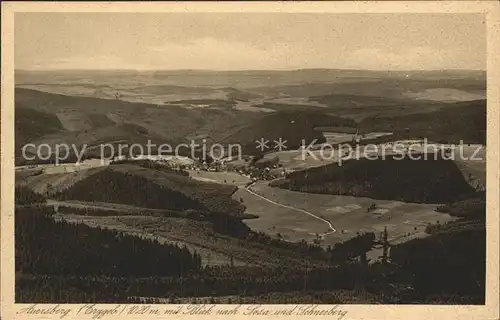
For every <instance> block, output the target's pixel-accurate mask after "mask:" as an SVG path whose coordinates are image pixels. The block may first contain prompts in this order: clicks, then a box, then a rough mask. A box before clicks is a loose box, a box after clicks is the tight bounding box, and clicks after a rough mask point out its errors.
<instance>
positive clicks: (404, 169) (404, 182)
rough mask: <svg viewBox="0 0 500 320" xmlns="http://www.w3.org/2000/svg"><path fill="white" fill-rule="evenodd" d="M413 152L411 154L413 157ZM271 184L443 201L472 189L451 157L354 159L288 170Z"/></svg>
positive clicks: (388, 197) (287, 187)
mask: <svg viewBox="0 0 500 320" xmlns="http://www.w3.org/2000/svg"><path fill="white" fill-rule="evenodd" d="M416 156H417V155H413V157H416ZM271 185H272V186H275V187H280V188H285V189H290V190H295V191H302V192H310V193H325V194H339V195H350V196H357V197H369V198H374V199H384V200H396V201H407V202H419V203H446V202H451V201H454V200H457V199H460V198H463V197H467V196H470V195H472V194H474V193H475V190H474V189H472V188H471V187H470V186H469V185H468V184H467V183H466V181H465V180H464V178H463V176H462V174H461V172H460V170H459V169H458V168H457V166H456V165H455V163H454V162H453V161H451V160H445V159H442V158H441V157H439V158H438V159H434V156H433V155H432V154H431V155H428V157H427V159H425V158H424V157H423V156H422V157H421V159H420V160H412V159H410V158H409V157H408V156H407V157H405V158H404V159H401V160H398V159H397V158H396V157H393V156H387V157H386V159H376V160H369V159H365V158H362V159H354V160H349V161H347V162H344V163H343V164H342V166H339V165H338V164H337V163H334V164H330V165H326V166H322V167H315V168H311V169H307V170H303V171H297V172H293V173H290V174H289V175H288V176H287V177H286V178H285V179H283V180H277V181H274V182H272V183H271Z"/></svg>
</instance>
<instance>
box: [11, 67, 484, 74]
mask: <svg viewBox="0 0 500 320" xmlns="http://www.w3.org/2000/svg"><path fill="white" fill-rule="evenodd" d="M14 71H22V72H69V71H85V72H92V71H94V72H96V71H97V72H106V71H122V72H228V73H229V72H297V71H365V72H449V71H469V72H471V71H472V72H486V69H354V68H298V69H127V68H123V69H15V68H14Z"/></svg>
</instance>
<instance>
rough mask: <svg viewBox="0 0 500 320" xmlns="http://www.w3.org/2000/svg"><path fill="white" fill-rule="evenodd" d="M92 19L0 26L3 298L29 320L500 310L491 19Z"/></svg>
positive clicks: (30, 15) (198, 14)
mask: <svg viewBox="0 0 500 320" xmlns="http://www.w3.org/2000/svg"><path fill="white" fill-rule="evenodd" d="M214 5H215V3H214ZM90 6H93V4H92V5H90ZM2 7H3V5H2ZM166 7H167V10H168V6H166ZM192 7H193V8H194V7H195V6H194V4H192ZM98 8H99V7H98V6H97V5H96V6H95V8H94V9H96V10H93V12H91V11H87V12H86V11H84V10H82V11H80V12H79V11H78V10H73V11H72V12H68V11H60V12H58V11H56V10H40V11H36V10H34V11H33V10H32V11H29V10H28V11H26V12H15V13H13V14H12V16H13V24H12V29H11V30H10V32H11V34H10V35H11V39H10V40H11V50H12V51H11V53H9V54H11V55H12V64H13V65H12V76H11V79H10V81H11V82H12V83H11V85H12V88H9V89H8V90H11V92H10V94H11V95H12V97H11V99H12V100H10V103H9V105H6V104H5V103H4V100H3V99H4V97H2V176H3V177H2V180H4V178H5V177H6V176H5V175H4V172H5V171H6V170H10V171H11V172H12V173H11V175H12V179H11V180H10V182H9V184H6V183H4V181H2V189H4V188H10V189H9V190H10V191H8V192H9V193H7V191H5V190H4V191H5V192H4V191H2V219H3V220H2V223H3V224H4V223H5V221H7V220H6V219H7V218H5V220H4V216H5V215H8V219H10V221H11V222H9V226H10V225H12V226H13V230H11V232H12V237H10V238H11V242H10V243H11V245H12V257H11V258H10V260H6V258H5V256H2V271H3V268H4V267H3V264H4V263H11V264H12V270H13V272H12V275H8V274H5V273H4V272H2V273H3V274H2V278H4V277H7V276H9V277H11V278H12V280H11V281H12V283H13V289H12V292H13V294H14V296H13V298H12V299H13V302H14V303H15V304H25V305H26V306H28V307H26V308H24V309H23V310H24V311H22V312H24V313H25V315H34V314H35V315H37V316H40V314H43V311H39V312H38V314H36V313H37V312H36V307H34V306H36V305H38V304H40V305H42V304H57V306H59V308H63V307H62V306H64V305H63V304H85V306H84V307H83V308H87V309H83V311H82V309H80V310H78V308H77V309H76V310H77V311H78V312H80V311H81V312H82V313H86V314H87V315H94V316H96V315H98V309H95V310H94V309H93V308H97V307H93V306H96V304H122V305H126V304H138V305H145V304H147V305H161V304H165V305H184V304H189V305H198V306H197V307H196V310H197V312H198V313H199V314H204V313H203V312H209V311H210V308H212V307H213V306H215V305H254V306H253V307H245V309H244V310H245V312H246V313H247V314H246V315H256V316H258V315H271V314H266V313H265V312H267V311H265V310H264V309H261V307H259V306H263V305H292V304H293V305H296V307H295V308H294V309H293V311H289V312H290V314H289V315H302V316H329V317H330V318H331V317H333V318H334V319H342V318H343V317H345V316H346V314H345V313H343V312H346V311H341V309H340V308H337V307H335V308H333V309H324V310H329V311H319V309H318V308H319V307H317V306H321V305H350V304H351V305H352V304H355V305H395V306H397V305H472V306H485V305H486V303H487V287H488V285H496V286H497V287H496V288H493V290H496V293H494V295H495V294H496V295H498V281H497V280H495V281H494V282H491V283H490V284H488V281H487V279H488V278H487V277H488V272H487V270H493V271H491V272H496V273H497V274H496V275H495V274H493V278H495V277H497V278H498V256H496V257H495V256H493V257H491V256H489V257H488V259H487V243H488V241H487V236H486V235H487V232H486V230H487V225H488V228H490V227H491V225H492V222H496V224H498V209H496V208H497V206H498V180H497V179H498V171H496V173H491V172H488V174H487V164H488V166H489V167H488V168H489V169H488V170H490V168H492V167H493V165H495V166H498V161H497V159H496V158H493V157H490V156H491V153H488V152H490V148H491V145H490V143H491V141H492V138H491V137H490V136H491V135H493V137H494V138H495V137H496V138H498V132H493V131H490V127H489V126H490V125H491V123H492V122H493V121H497V119H492V120H488V118H487V114H488V116H490V114H489V112H490V111H489V110H488V107H487V105H489V104H492V103H493V104H495V105H494V108H495V109H496V114H498V101H490V96H489V91H488V90H487V88H488V86H489V85H491V83H489V81H490V78H488V73H487V69H488V72H489V71H490V70H489V68H490V65H489V64H488V48H489V46H488V37H489V35H488V32H487V30H488V29H487V25H488V24H487V14H485V12H472V11H469V12H427V13H424V12H419V13H414V12H390V11H387V12H335V11H331V12H328V11H325V12H321V11H317V12H313V11H310V12H308V11H304V12H301V11H298V10H295V11H292V12H286V11H279V10H270V11H269V12H252V11H250V10H249V11H245V10H240V11H237V12H224V10H216V9H217V8H223V6H219V7H215V8H214V10H202V9H200V10H187V9H186V11H182V10H173V11H171V12H168V11H165V12H154V11H151V12H141V11H140V10H137V12H134V11H130V10H127V11H126V12H119V11H113V10H103V11H99V10H98ZM285 8H286V6H285ZM490 8H491V7H490ZM493 8H494V6H493ZM496 8H497V9H498V6H497V7H496ZM2 16H3V14H2ZM497 27H498V25H497ZM495 31H496V32H498V30H495ZM2 33H3V34H2V37H4V35H5V33H4V32H2ZM497 35H498V33H497ZM497 40H498V39H497ZM2 42H3V39H2ZM2 51H4V50H2ZM490 54H493V53H491V52H490ZM497 66H498V65H497ZM2 74H3V75H4V65H3V66H2ZM495 81H496V84H497V85H498V79H495ZM4 84H5V82H4V79H2V91H4ZM497 89H498V88H497ZM496 97H498V95H497V96H496ZM4 108H5V109H4ZM6 109H10V110H11V111H9V112H8V113H7V115H6V112H4V111H5V110H6ZM487 110H488V113H487ZM10 115H11V116H12V117H10ZM7 116H9V117H10V118H8V119H6V117H7ZM490 119H491V118H490ZM7 121H9V122H10V126H11V128H12V129H8V130H10V131H7V132H6V131H5V130H4V129H5V128H7V127H4V122H7ZM496 131H498V123H497V124H496ZM8 132H11V133H12V136H10V135H7V133H8ZM6 140H9V141H10V142H9V143H10V146H11V149H7V150H6V149H5V141H6ZM487 142H488V143H487ZM494 143H496V144H495V146H496V147H497V148H498V142H496V141H495V142H494ZM487 144H488V145H487ZM9 148H10V147H9ZM9 150H11V151H9ZM6 152H7V153H8V155H7V156H6ZM494 152H495V157H498V150H496V151H494ZM6 157H8V158H6ZM6 159H7V160H6ZM487 159H488V161H490V160H491V159H493V160H491V161H494V162H493V163H492V165H491V167H490V163H489V162H487ZM6 161H7V162H8V163H9V166H11V167H9V168H10V169H6V166H7V165H6V163H7V162H6ZM492 170H493V169H492ZM495 170H498V168H497V169H495ZM487 176H488V179H490V178H491V179H493V180H491V181H490V182H488V183H487ZM495 179H496V180H495ZM490 183H492V185H493V188H494V189H490V187H491V185H490ZM487 184H488V188H487V187H486V186H487ZM487 189H488V191H487ZM491 190H493V191H492V192H493V193H491V194H490V191H491ZM6 195H11V196H12V197H13V204H12V206H7V205H4V202H5V201H12V200H11V199H7V198H4V196H6ZM487 198H488V201H496V202H495V203H494V204H493V206H492V205H491V204H489V203H488V205H487ZM487 207H488V210H487ZM8 208H12V211H10V209H8ZM490 208H492V209H491V210H496V211H495V212H494V214H495V215H496V217H495V218H488V219H496V220H488V221H489V222H488V224H487V223H486V221H487V211H488V215H490V214H491V213H490V211H489V210H490ZM7 209H8V210H7ZM7 211H8V212H7ZM492 212H493V211H492ZM489 217H491V216H489ZM10 223H12V224H10ZM4 227H6V226H5V225H3V226H2V232H4V231H5V229H4ZM497 227H498V226H497ZM495 228H496V227H495ZM495 230H497V229H495ZM488 232H490V231H489V229H488ZM492 232H493V231H492ZM495 232H497V233H496V236H498V231H495ZM496 241H498V239H497V240H496ZM488 246H489V243H488ZM497 246H498V242H497ZM4 247H5V242H4V238H2V248H4ZM2 250H3V249H2ZM495 250H497V248H496V249H495ZM489 252H491V251H489ZM496 253H498V252H496ZM490 259H493V260H494V261H492V262H491V263H493V264H494V265H493V269H487V261H491V260H490ZM495 261H496V262H495ZM3 281H4V279H2V282H3ZM2 287H3V286H2ZM9 290H10V289H9ZM496 299H498V297H497V298H496ZM495 303H498V301H497V300H496V302H495ZM301 305H303V306H307V307H301ZM30 306H31V307H30ZM57 306H56V307H55V309H51V310H52V311H53V312H54V313H57V312H56V311H57V310H58V309H57V308H58V307H57ZM148 308H149V307H148ZM191 308H192V309H191V310H193V308H194V307H191ZM496 308H498V305H497V306H496ZM54 310H56V311H54ZM61 310H63V309H61ZM290 310H292V309H290ZM47 312H48V314H50V312H49V311H47ZM61 312H62V311H61ZM103 312H104V311H103ZM283 312H284V311H283ZM195 314H196V312H195ZM206 314H208V313H206ZM497 315H498V314H497ZM488 319H489V318H488ZM491 319H493V318H491Z"/></svg>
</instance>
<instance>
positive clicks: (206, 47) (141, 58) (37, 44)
mask: <svg viewBox="0 0 500 320" xmlns="http://www.w3.org/2000/svg"><path fill="white" fill-rule="evenodd" d="M485 30H486V29H485V24H484V19H483V17H482V16H481V15H475V14H326V13H325V14H289V13H265V14H262V13H238V14H235V13H227V14H226V13H158V14H156V13H142V14H130V13H17V14H16V15H15V66H16V69H36V70H40V69H139V70H151V69H155V70H158V69H212V70H249V69H258V70H263V69H301V68H340V69H342V68H345V69H372V70H388V69H389V70H436V69H475V70H478V69H481V70H484V69H485V66H486V40H485V36H486V34H485Z"/></svg>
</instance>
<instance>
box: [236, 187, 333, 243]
mask: <svg viewBox="0 0 500 320" xmlns="http://www.w3.org/2000/svg"><path fill="white" fill-rule="evenodd" d="M254 183H255V182H254ZM254 183H252V184H250V185H248V186H246V187H245V188H244V189H245V190H246V191H247V192H249V193H250V194H252V195H254V196H256V197H258V198H260V199H262V200H265V201H267V202H270V203H272V204H274V205H277V206H280V207H283V208H287V209H290V210H295V211H299V212H302V213H305V214H307V215H309V216H311V217H313V218H315V219H318V220H320V221H322V222H324V223H326V224H327V225H328V228H329V229H330V230H331V231H329V232H326V233H322V234H318V235H319V236H320V237H324V236H326V235H329V234H331V233H334V232H337V230H336V229H335V228H334V227H333V225H332V224H331V222H330V221H328V220H326V219H323V218H321V217H319V216H317V215H315V214H314V213H311V212H309V211H306V210H302V209H299V208H295V207H291V206H287V205H284V204H281V203H278V202H276V201H273V200H271V199H268V198H266V197H264V196H261V195H260V194H258V193H255V192H254V191H253V190H252V189H250V188H251V187H252V185H254Z"/></svg>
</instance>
